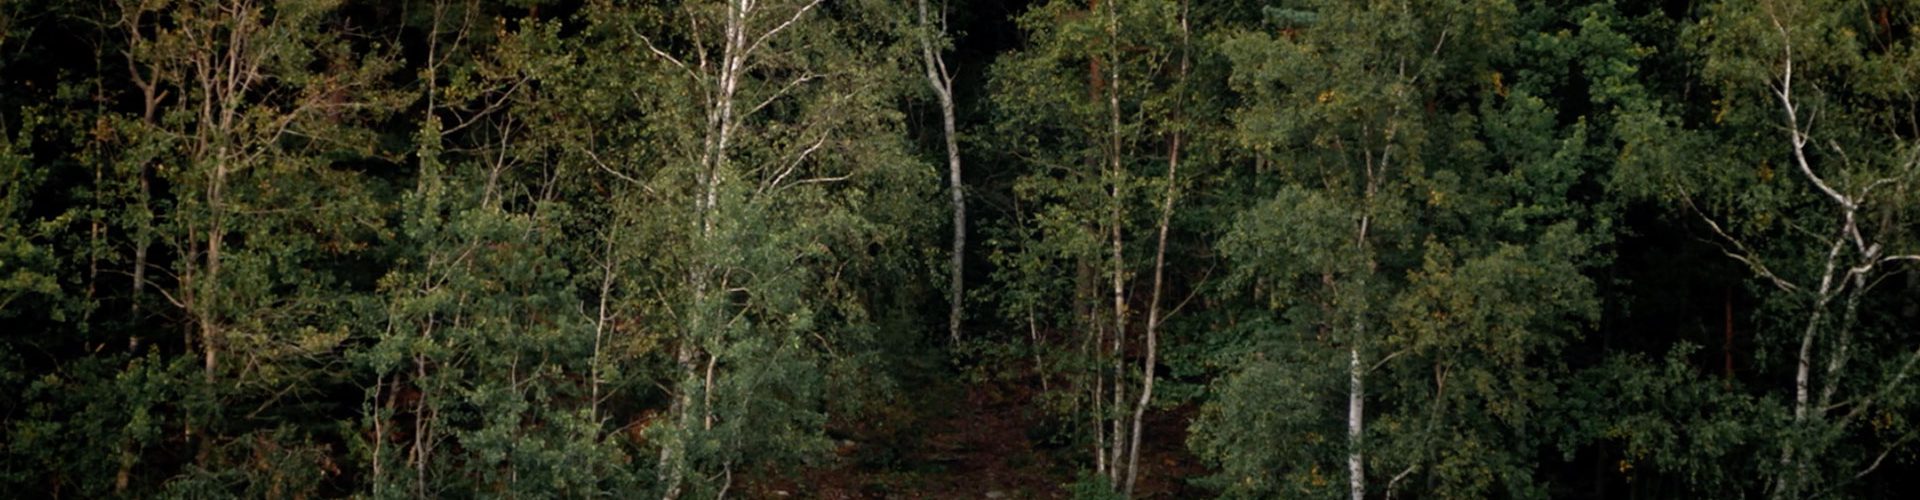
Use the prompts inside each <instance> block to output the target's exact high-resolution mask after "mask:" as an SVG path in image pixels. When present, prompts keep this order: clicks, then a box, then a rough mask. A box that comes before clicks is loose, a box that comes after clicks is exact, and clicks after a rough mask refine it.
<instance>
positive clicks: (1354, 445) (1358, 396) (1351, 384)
mask: <svg viewBox="0 0 1920 500" xmlns="http://www.w3.org/2000/svg"><path fill="white" fill-rule="evenodd" d="M1359 327H1360V325H1358V324H1357V323H1356V325H1355V328H1356V330H1355V331H1354V334H1355V335H1354V336H1355V337H1356V339H1357V337H1359V333H1360V331H1359V330H1358V328H1359ZM1365 370H1366V367H1364V366H1362V365H1361V364H1360V345H1359V344H1358V343H1357V342H1356V343H1352V344H1349V345H1348V346H1347V490H1348V492H1349V493H1350V494H1351V496H1352V497H1353V500H1364V499H1365V498H1366V497H1367V474H1366V457H1365V456H1364V455H1362V454H1361V451H1360V434H1361V433H1362V432H1363V431H1365V430H1366V428H1365V424H1364V417H1365V416H1366V397H1365V394H1366V390H1365V389H1366V387H1365V385H1364V383H1365V382H1364V377H1365V374H1366V373H1365Z"/></svg>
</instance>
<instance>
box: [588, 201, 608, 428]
mask: <svg viewBox="0 0 1920 500" xmlns="http://www.w3.org/2000/svg"><path fill="white" fill-rule="evenodd" d="M606 247H607V248H606V256H605V257H603V258H605V259H606V262H602V263H601V265H600V269H601V272H602V274H601V278H600V308H599V317H598V318H597V320H596V321H594V323H593V359H592V360H591V361H590V363H591V365H592V366H591V367H590V370H589V371H590V372H591V373H590V374H589V377H590V378H591V379H592V380H590V381H589V385H591V386H592V388H593V389H592V395H591V397H592V398H593V399H592V400H591V401H588V402H587V416H588V420H590V421H592V422H593V423H594V425H596V426H597V425H599V424H600V383H601V380H600V352H601V343H602V339H603V338H604V337H605V336H606V332H607V323H608V321H610V320H611V318H610V317H608V315H607V296H608V295H612V294H613V238H611V237H608V238H607V245H606Z"/></svg>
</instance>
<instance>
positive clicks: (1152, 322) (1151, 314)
mask: <svg viewBox="0 0 1920 500" xmlns="http://www.w3.org/2000/svg"><path fill="white" fill-rule="evenodd" d="M1187 8H1188V6H1187V3H1186V2H1184V1H1183V2H1181V3H1180V70H1179V71H1180V72H1179V76H1178V78H1179V81H1180V82H1181V83H1182V84H1184V83H1185V81H1186V78H1187V62H1188V52H1187V42H1188V40H1187V36H1188V31H1187ZM1175 99H1176V101H1175V103H1176V104H1175V106H1174V118H1173V127H1174V129H1173V140H1172V143H1171V144H1170V145H1168V146H1167V186H1166V192H1165V195H1164V196H1163V197H1162V198H1161V199H1160V223H1159V227H1157V228H1156V230H1157V231H1158V233H1159V234H1157V235H1156V238H1157V239H1156V241H1155V243H1154V249H1153V292H1152V293H1153V295H1152V298H1151V299H1149V300H1148V301H1147V332H1146V336H1147V353H1146V355H1147V357H1146V360H1145V361H1143V362H1141V363H1140V379H1141V381H1140V401H1139V403H1138V404H1135V405H1134V407H1133V437H1132V443H1131V444H1130V445H1129V446H1128V447H1127V450H1128V451H1127V484H1126V489H1125V492H1126V496H1127V497H1128V498H1132V497H1133V486H1134V484H1135V483H1136V481H1137V480H1138V479H1139V476H1140V439H1141V437H1140V436H1141V435H1142V434H1144V433H1145V432H1144V430H1143V429H1142V424H1141V421H1142V420H1144V419H1145V417H1146V414H1147V405H1148V404H1150V403H1152V402H1153V382H1154V373H1153V370H1154V368H1155V365H1156V364H1157V363H1159V349H1160V321H1161V318H1160V296H1161V292H1163V291H1164V290H1165V289H1166V286H1165V284H1166V270H1167V228H1168V227H1169V226H1171V225H1172V223H1173V199H1174V196H1175V195H1176V194H1177V193H1178V190H1177V188H1176V186H1177V183H1176V181H1178V180H1179V177H1178V176H1179V173H1180V145H1181V144H1180V143H1181V140H1182V139H1184V138H1185V137H1183V136H1182V130H1181V129H1180V126H1181V121H1180V119H1181V112H1182V111H1183V110H1182V109H1181V106H1180V104H1181V102H1180V101H1179V100H1178V97H1176V98H1175Z"/></svg>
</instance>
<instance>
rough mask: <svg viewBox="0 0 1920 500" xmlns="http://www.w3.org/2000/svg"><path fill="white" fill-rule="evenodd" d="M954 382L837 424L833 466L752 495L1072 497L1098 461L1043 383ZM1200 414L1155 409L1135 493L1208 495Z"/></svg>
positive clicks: (780, 480)
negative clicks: (1064, 428) (1194, 433)
mask: <svg viewBox="0 0 1920 500" xmlns="http://www.w3.org/2000/svg"><path fill="white" fill-rule="evenodd" d="M982 378H987V377H960V376H956V377H948V378H945V379H946V380H954V382H947V383H936V384H932V386H931V387H916V388H913V389H911V390H910V391H908V392H911V394H906V395H905V396H906V397H904V398H902V399H903V400H902V401H899V403H900V404H897V405H895V407H893V408H889V409H887V410H885V411H883V412H882V414H883V416H881V417H879V418H871V419H867V420H863V421H861V422H838V423H836V425H835V427H839V429H837V431H838V432H835V433H834V434H839V435H840V436H841V437H839V438H838V439H836V441H835V443H836V449H835V450H834V454H835V456H836V457H837V459H836V460H834V461H833V462H831V463H826V464H820V465H818V466H814V467H810V468H806V469H804V470H801V471H799V472H797V473H796V474H789V475H785V476H782V477H762V478H756V479H750V480H748V481H747V485H746V486H747V487H746V491H747V492H748V493H749V495H750V496H751V497H754V498H819V499H829V500H836V499H894V498H942V499H945V498H953V499H958V498H1007V499H1027V498H1034V499H1042V498H1068V497H1069V496H1070V495H1069V490H1070V489H1071V487H1072V485H1073V483H1074V481H1075V480H1076V479H1078V477H1077V475H1078V474H1079V472H1080V471H1082V470H1087V469H1090V468H1091V467H1090V464H1082V463H1080V462H1081V461H1083V460H1084V459H1085V457H1086V453H1085V450H1083V449H1079V448H1080V447H1084V443H1067V442H1064V441H1065V438H1064V437H1063V436H1064V434H1063V433H1061V432H1059V431H1058V429H1059V424H1058V422H1057V420H1056V419H1054V418H1052V417H1049V416H1048V415H1047V414H1046V410H1045V409H1044V407H1043V406H1042V404H1041V401H1039V400H1037V398H1039V397H1041V391H1040V390H1039V389H1040V388H1039V387H1038V385H1039V384H1038V381H1037V380H1032V379H1031V377H1021V378H1024V379H1027V380H1004V379H990V380H980V379H982ZM1193 414H1194V411H1193V409H1192V408H1179V409H1175V410H1172V411H1158V412H1149V414H1148V416H1147V422H1146V436H1145V438H1144V440H1145V442H1144V443H1143V445H1142V449H1141V456H1140V462H1141V472H1140V474H1141V476H1140V483H1139V484H1138V486H1137V487H1136V488H1137V490H1138V493H1139V496H1141V497H1146V498H1190V497H1193V496H1195V495H1198V494H1200V493H1199V492H1198V491H1197V490H1194V489H1193V488H1192V487H1191V486H1189V485H1188V484H1187V479H1190V478H1193V477H1197V476H1199V475H1202V474H1204V473H1205V469H1204V468H1202V467H1201V466H1200V465H1199V462H1198V460H1196V459H1195V458H1194V457H1193V456H1192V455H1191V454H1189V453H1188V452H1187V451H1186V429H1187V425H1188V423H1189V420H1190V419H1191V418H1192V416H1193Z"/></svg>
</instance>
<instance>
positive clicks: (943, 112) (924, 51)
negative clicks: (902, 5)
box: [919, 0, 967, 343]
mask: <svg viewBox="0 0 1920 500" xmlns="http://www.w3.org/2000/svg"><path fill="white" fill-rule="evenodd" d="M919 7H920V25H921V26H922V27H923V28H925V30H926V31H925V32H924V33H922V35H921V37H920V55H921V58H922V63H923V65H924V66H925V67H926V72H927V85H928V86H930V87H932V88H933V94H934V97H935V98H937V99H938V100H939V101H940V125H941V131H942V132H943V133H944V134H945V139H946V141H945V142H946V147H947V185H948V186H949V189H948V190H947V194H948V197H949V198H950V199H951V201H952V203H953V248H952V249H951V252H952V256H951V260H950V261H949V262H948V264H947V265H948V269H947V271H948V278H947V279H948V283H947V284H948V297H947V302H948V307H949V309H948V311H947V335H948V337H949V340H951V341H952V342H955V343H958V342H960V320H961V319H962V318H964V317H965V312H966V302H965V301H966V284H965V280H966V276H965V274H964V272H963V271H964V270H965V266H966V248H967V198H966V192H965V190H964V185H963V184H961V181H960V139H959V136H958V134H957V133H956V132H955V129H954V105H953V77H952V75H949V74H947V63H946V59H945V58H943V57H942V56H941V55H940V52H939V51H938V50H934V47H933V29H934V24H933V22H932V20H931V19H929V18H928V17H927V0H920V2H919ZM940 19H941V23H940V25H941V26H945V25H946V22H945V20H946V14H945V13H942V14H941V17H940Z"/></svg>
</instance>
